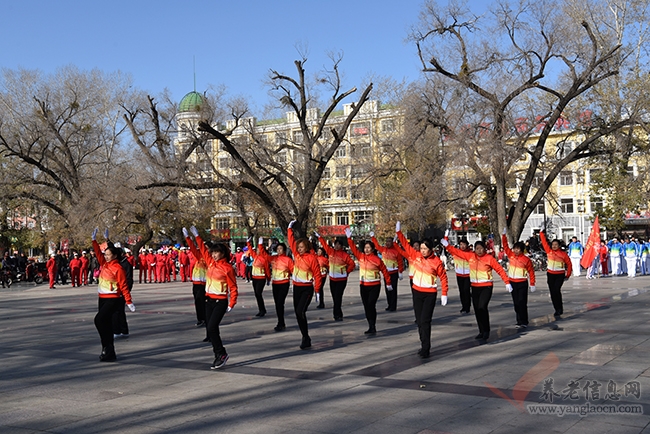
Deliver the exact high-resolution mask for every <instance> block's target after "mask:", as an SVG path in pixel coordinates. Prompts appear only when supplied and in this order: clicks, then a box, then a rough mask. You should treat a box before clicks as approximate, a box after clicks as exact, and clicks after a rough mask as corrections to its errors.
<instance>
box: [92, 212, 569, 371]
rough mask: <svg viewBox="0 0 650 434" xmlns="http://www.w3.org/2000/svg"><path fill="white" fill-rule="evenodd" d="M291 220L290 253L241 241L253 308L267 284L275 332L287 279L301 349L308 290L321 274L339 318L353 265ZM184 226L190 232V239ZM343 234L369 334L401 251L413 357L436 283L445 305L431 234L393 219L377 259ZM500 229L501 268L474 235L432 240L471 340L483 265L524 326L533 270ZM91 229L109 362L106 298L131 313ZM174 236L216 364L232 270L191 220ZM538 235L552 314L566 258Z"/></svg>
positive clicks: (486, 284)
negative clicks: (451, 269)
mask: <svg viewBox="0 0 650 434" xmlns="http://www.w3.org/2000/svg"><path fill="white" fill-rule="evenodd" d="M294 223H295V220H294V221H292V222H291V223H289V227H288V229H287V239H288V243H289V246H288V248H289V249H291V252H292V253H293V259H292V258H290V257H289V256H288V255H287V246H286V245H284V244H283V243H280V244H278V245H277V246H276V252H275V253H276V254H271V253H269V252H268V251H267V250H266V247H265V246H264V244H263V239H262V238H260V239H259V242H258V245H257V248H256V249H253V247H252V246H251V245H250V240H249V249H250V251H251V254H252V257H253V265H252V278H253V287H254V293H255V297H256V300H257V302H258V309H259V311H258V314H257V316H264V315H265V314H266V308H265V305H264V300H263V298H262V291H263V289H264V286H265V285H271V286H272V290H273V299H274V304H275V310H276V315H277V318H278V322H277V325H276V326H275V331H276V332H281V331H283V330H285V329H286V324H285V321H284V304H285V300H286V297H287V296H288V292H289V286H290V284H291V283H293V307H294V312H295V316H296V321H297V323H298V327H299V329H300V332H301V336H302V340H301V343H300V348H301V349H303V350H306V349H308V348H310V347H311V337H310V335H309V324H308V321H307V308H308V307H309V305H310V303H311V301H312V298H313V297H314V296H315V297H316V301H317V303H319V304H320V302H321V300H322V295H323V288H324V283H325V279H326V277H327V275H329V277H330V291H331V294H332V301H333V313H334V320H335V321H341V320H342V319H343V311H342V306H341V304H342V297H343V293H344V291H345V288H346V285H347V280H348V277H349V275H350V273H351V272H352V270H354V268H355V263H354V261H353V260H352V258H351V257H350V255H348V253H347V252H345V250H344V248H343V245H344V241H343V239H341V238H337V239H335V240H334V243H333V247H330V246H329V245H328V243H327V242H326V241H325V239H324V238H323V237H321V236H320V235H319V234H318V233H315V236H316V237H317V238H318V240H319V241H320V244H321V246H322V250H323V251H324V252H325V253H327V256H328V257H327V261H324V260H322V259H320V260H319V256H321V257H323V256H324V255H322V253H321V255H319V254H318V253H316V251H315V250H314V249H313V246H312V243H311V242H310V241H309V240H308V239H307V238H298V239H295V235H294V231H293V225H294ZM190 233H191V234H192V236H193V239H192V238H190ZM345 233H346V238H347V243H348V245H349V247H350V250H351V252H352V254H353V255H354V256H355V257H356V258H357V260H358V263H359V281H360V295H361V300H362V303H363V307H364V312H365V316H366V320H367V322H368V329H367V330H366V331H365V334H367V335H374V334H376V333H377V328H376V319H377V310H376V303H377V300H378V298H379V294H380V292H381V281H382V278H383V281H384V284H385V288H386V291H387V294H391V296H393V295H394V297H387V298H388V302H389V304H388V308H387V309H386V310H389V311H390V310H395V309H396V300H397V296H396V292H397V291H396V285H397V281H398V279H401V272H402V270H403V258H405V259H406V260H407V261H408V265H409V278H410V284H411V292H412V299H413V309H414V313H415V318H416V323H417V326H418V333H419V338H420V343H421V346H420V349H419V351H418V355H419V356H420V357H421V358H428V357H429V356H430V352H431V321H432V318H433V312H434V308H435V305H436V300H437V295H438V290H439V289H440V290H441V291H442V294H441V305H442V306H446V305H447V301H448V291H449V285H448V278H447V272H446V270H445V267H444V265H443V263H442V261H441V260H440V258H439V257H438V256H437V255H436V254H435V250H434V247H435V246H434V243H433V241H432V240H430V239H424V240H422V241H421V242H419V243H417V244H416V243H414V245H413V246H412V245H411V244H409V242H408V240H407V239H406V237H405V236H404V234H403V233H402V231H401V225H400V222H397V224H396V227H395V240H396V241H399V244H398V243H393V242H392V241H393V239H392V238H391V239H390V243H387V245H386V246H383V247H381V246H379V247H381V249H382V257H380V256H379V255H378V250H377V247H378V245H377V244H375V242H376V239H375V238H374V234H371V238H372V240H364V241H362V242H361V243H360V245H359V247H357V245H356V244H355V242H354V240H353V239H352V233H351V230H350V228H346V230H345ZM505 233H506V231H505V230H504V233H503V237H502V240H503V245H504V248H505V249H506V254H507V255H508V257H509V260H510V266H509V269H508V272H507V273H506V272H505V271H504V270H503V268H502V267H501V266H500V265H499V263H498V262H497V261H496V259H495V258H494V257H493V256H491V255H489V254H487V251H486V248H485V244H484V243H483V242H482V241H477V242H476V243H475V244H474V250H473V251H472V250H470V249H469V243H468V242H467V240H466V239H462V240H461V241H460V246H459V248H456V247H453V246H450V245H449V241H448V237H447V235H448V233H447V234H446V235H445V238H444V239H443V240H441V244H442V245H443V246H444V247H445V248H446V249H447V251H448V252H449V253H450V254H451V255H453V256H454V263H455V266H456V277H457V281H458V286H459V292H460V299H461V305H462V309H461V312H462V313H469V309H470V303H471V304H472V306H473V308H474V314H475V317H476V322H477V325H478V329H479V334H478V335H477V336H476V339H482V340H487V339H489V336H490V321H489V313H488V303H489V301H490V298H491V297H492V292H493V285H494V283H493V278H492V273H493V271H495V272H496V273H497V274H498V275H499V276H500V277H501V279H502V280H503V282H504V283H505V286H506V289H507V290H508V291H509V292H510V293H511V294H512V298H513V303H514V308H515V313H516V317H517V326H518V327H527V326H528V313H527V293H528V289H529V281H530V290H531V292H534V291H535V274H534V270H533V267H532V264H531V262H530V259H528V257H527V256H525V254H524V245H523V243H521V242H517V243H515V244H514V246H513V247H512V249H510V248H509V247H508V241H507V238H506V235H505ZM96 234H97V229H95V231H94V232H93V248H94V250H95V252H96V254H97V257H98V258H101V259H100V264H101V266H102V271H101V273H100V276H99V287H98V292H99V298H100V304H99V312H98V314H97V316H96V317H95V325H96V327H97V330H98V332H99V334H100V337H101V341H102V355H100V360H102V361H114V360H115V359H116V355H115V350H114V345H113V333H112V328H111V323H110V316H111V315H112V313H113V312H114V311H115V310H116V309H118V308H119V307H118V305H117V304H118V303H117V302H116V300H117V299H120V298H123V304H122V310H124V304H126V306H127V307H129V309H130V310H131V311H133V312H134V311H135V306H134V305H133V301H132V299H131V296H130V291H128V288H127V286H126V279H125V278H124V271H123V269H122V267H120V266H119V263H118V264H116V265H117V266H115V265H114V264H113V263H114V262H115V263H117V259H116V257H117V255H115V253H114V252H113V249H112V247H113V246H112V245H111V244H110V243H109V245H108V248H107V249H106V250H105V251H104V252H103V253H102V252H101V251H100V248H99V244H98V243H97V241H96V240H95V238H96ZM183 235H184V236H185V241H186V243H187V245H188V246H189V250H190V251H191V253H192V255H193V256H194V257H195V263H194V266H193V267H192V273H191V280H192V283H193V293H194V295H195V297H194V298H195V307H196V313H197V319H198V322H197V325H203V324H204V325H205V327H206V334H207V336H206V338H205V339H204V341H206V342H207V341H209V342H210V343H211V344H212V349H213V353H214V361H213V363H212V365H211V369H219V368H221V367H223V366H224V365H225V364H226V362H227V361H228V353H227V351H226V348H225V347H224V345H223V342H222V339H221V335H220V330H219V326H220V323H221V320H222V319H223V317H224V315H225V314H226V313H228V312H230V311H231V310H232V309H233V308H234V307H235V306H236V304H237V298H238V286H237V278H236V276H235V271H234V268H233V266H232V264H231V252H230V249H229V248H228V246H227V245H225V244H223V243H208V244H207V245H206V243H205V242H204V241H203V240H202V238H201V237H200V235H199V232H198V230H197V229H196V228H195V227H194V226H192V227H190V230H189V232H188V230H187V229H186V228H183ZM106 236H108V234H106ZM540 237H541V239H542V245H543V246H544V249H545V250H546V253H547V256H548V271H547V278H548V286H549V289H550V293H551V299H552V302H553V306H554V308H555V315H562V314H563V309H562V295H561V292H560V290H561V287H562V283H563V282H564V281H565V280H566V279H568V278H569V276H570V275H571V261H570V259H569V257H568V256H567V254H566V253H565V252H564V251H563V250H561V248H560V246H561V242H560V241H559V240H553V241H552V242H551V245H549V244H548V242H547V240H546V237H545V234H544V229H543V228H542V231H541V232H540ZM373 241H374V242H373ZM392 249H394V251H393V250H392ZM386 263H388V266H387V265H386ZM389 267H390V268H389ZM394 285H395V286H394ZM392 300H394V301H392ZM109 331H110V333H109Z"/></svg>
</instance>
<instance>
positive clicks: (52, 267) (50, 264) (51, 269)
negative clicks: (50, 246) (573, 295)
mask: <svg viewBox="0 0 650 434" xmlns="http://www.w3.org/2000/svg"><path fill="white" fill-rule="evenodd" d="M45 266H46V267H47V272H48V273H50V274H51V273H56V259H54V258H52V257H50V259H48V260H47V262H46V263H45Z"/></svg>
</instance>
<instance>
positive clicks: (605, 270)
mask: <svg viewBox="0 0 650 434" xmlns="http://www.w3.org/2000/svg"><path fill="white" fill-rule="evenodd" d="M600 266H601V267H602V269H603V274H609V269H608V268H607V261H601V262H600Z"/></svg>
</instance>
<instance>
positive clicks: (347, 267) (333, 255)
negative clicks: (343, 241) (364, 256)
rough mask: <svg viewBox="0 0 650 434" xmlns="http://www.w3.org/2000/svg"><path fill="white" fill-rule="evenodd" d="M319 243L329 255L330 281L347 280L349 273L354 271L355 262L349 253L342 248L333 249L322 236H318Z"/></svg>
mask: <svg viewBox="0 0 650 434" xmlns="http://www.w3.org/2000/svg"><path fill="white" fill-rule="evenodd" d="M318 240H319V241H320V245H321V246H322V247H323V249H324V250H325V253H327V256H329V267H330V273H329V274H330V282H337V281H338V282H341V281H344V280H348V276H349V275H350V273H352V272H353V271H354V268H355V264H354V261H353V260H352V258H351V257H350V255H348V254H347V252H344V251H343V250H336V249H333V248H332V247H331V246H328V245H327V242H326V241H325V239H324V238H323V237H318Z"/></svg>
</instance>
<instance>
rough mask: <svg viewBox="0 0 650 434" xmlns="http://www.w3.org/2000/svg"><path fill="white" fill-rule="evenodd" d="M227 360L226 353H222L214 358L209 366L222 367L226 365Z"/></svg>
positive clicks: (212, 367) (213, 367) (211, 367)
mask: <svg viewBox="0 0 650 434" xmlns="http://www.w3.org/2000/svg"><path fill="white" fill-rule="evenodd" d="M227 361H228V354H222V355H221V356H219V357H217V358H216V359H214V362H212V366H210V369H219V368H223V367H224V366H225V365H226V362H227Z"/></svg>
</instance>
